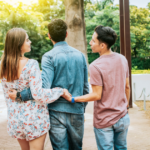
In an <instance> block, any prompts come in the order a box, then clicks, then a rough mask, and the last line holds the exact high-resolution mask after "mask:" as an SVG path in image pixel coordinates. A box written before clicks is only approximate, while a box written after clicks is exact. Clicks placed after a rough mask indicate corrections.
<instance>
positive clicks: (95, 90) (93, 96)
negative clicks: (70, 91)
mask: <svg viewBox="0 0 150 150" xmlns="http://www.w3.org/2000/svg"><path fill="white" fill-rule="evenodd" d="M102 91H103V87H102V86H98V85H92V93H90V94H86V95H83V96H79V97H75V98H74V100H75V102H90V101H97V100H100V99H101V96H102ZM69 101H70V102H71V98H70V100H69Z"/></svg>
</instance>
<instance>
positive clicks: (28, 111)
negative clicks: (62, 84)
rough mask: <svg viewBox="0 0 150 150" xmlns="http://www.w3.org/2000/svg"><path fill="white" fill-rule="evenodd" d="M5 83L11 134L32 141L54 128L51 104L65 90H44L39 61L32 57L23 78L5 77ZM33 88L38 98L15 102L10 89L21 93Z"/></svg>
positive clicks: (8, 129)
mask: <svg viewBox="0 0 150 150" xmlns="http://www.w3.org/2000/svg"><path fill="white" fill-rule="evenodd" d="M2 86H3V91H4V96H5V100H6V104H7V119H8V123H7V131H8V134H9V135H10V136H12V137H14V138H17V139H26V140H27V141H29V140H33V139H35V138H38V137H40V136H41V135H43V134H45V133H47V132H48V130H49V129H50V118H49V112H48V108H47V103H52V102H54V101H55V100H57V99H58V98H59V97H60V96H61V95H63V89H62V88H53V89H42V79H41V73H40V69H39V64H38V62H37V61H36V60H33V59H29V60H28V62H27V64H26V65H25V66H24V68H23V70H22V72H21V75H20V77H19V79H18V80H14V81H13V82H7V81H6V79H5V78H3V79H2ZM29 87H30V89H31V93H32V96H33V98H34V99H35V100H31V101H26V102H16V101H12V100H11V99H10V98H9V96H8V91H9V90H10V89H16V90H17V91H19V92H20V91H22V90H24V89H25V88H29Z"/></svg>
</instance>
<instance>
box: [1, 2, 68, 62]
mask: <svg viewBox="0 0 150 150" xmlns="http://www.w3.org/2000/svg"><path fill="white" fill-rule="evenodd" d="M0 6H1V7H0V18H1V19H0V50H3V49H4V43H5V37H6V33H7V31H8V30H9V29H11V28H14V27H20V28H23V29H25V30H26V31H27V34H28V35H29V38H30V40H31V42H32V44H31V52H30V53H27V54H26V56H27V57H29V58H33V59H36V60H37V61H38V62H39V63H40V62H41V57H42V55H43V54H44V53H45V52H47V51H49V50H51V49H52V47H53V45H52V43H51V42H50V40H49V38H48V36H47V33H48V29H47V25H48V23H49V22H50V21H51V19H54V18H56V17H58V18H63V17H64V12H65V11H64V5H63V4H62V1H59V3H56V1H55V0H39V2H38V3H37V4H33V5H31V6H25V5H23V4H22V3H19V5H18V6H17V7H16V8H14V7H13V6H11V5H9V4H8V3H5V2H2V1H0ZM1 54H2V51H1V52H0V55H1Z"/></svg>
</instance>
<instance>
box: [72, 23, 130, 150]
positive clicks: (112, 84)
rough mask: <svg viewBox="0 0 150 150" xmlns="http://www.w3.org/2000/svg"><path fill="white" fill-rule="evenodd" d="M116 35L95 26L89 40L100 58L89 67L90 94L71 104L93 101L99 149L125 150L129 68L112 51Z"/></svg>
mask: <svg viewBox="0 0 150 150" xmlns="http://www.w3.org/2000/svg"><path fill="white" fill-rule="evenodd" d="M116 38H117V35H116V33H115V31H114V30H113V29H111V28H110V27H104V26H101V25H100V26H97V27H96V28H95V32H94V34H93V36H92V40H91V41H90V45H91V49H92V51H93V53H99V54H100V57H99V58H98V59H96V60H95V61H94V62H92V63H91V64H90V67H89V70H90V84H91V86H92V90H93V92H92V93H90V94H87V95H84V96H80V97H72V98H71V99H70V101H71V102H72V103H74V102H89V101H94V132H95V137H96V142H97V147H98V150H113V148H114V150H127V132H128V127H129V124H130V118H129V115H128V111H127V109H128V105H129V99H130V86H129V69H128V62H127V60H126V58H125V57H124V56H123V55H121V54H118V53H115V52H113V51H112V50H111V46H112V45H114V44H115V42H116Z"/></svg>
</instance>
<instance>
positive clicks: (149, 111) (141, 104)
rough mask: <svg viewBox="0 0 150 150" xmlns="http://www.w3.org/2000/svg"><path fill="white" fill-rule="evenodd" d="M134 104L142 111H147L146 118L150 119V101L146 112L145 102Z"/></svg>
mask: <svg viewBox="0 0 150 150" xmlns="http://www.w3.org/2000/svg"><path fill="white" fill-rule="evenodd" d="M134 103H135V104H136V105H137V106H138V107H139V108H140V110H141V111H145V114H146V116H147V117H148V118H149V119H150V101H146V110H144V101H135V102H134Z"/></svg>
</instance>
